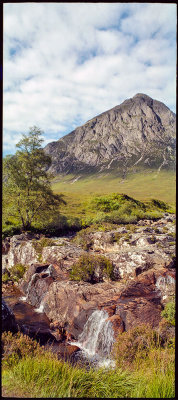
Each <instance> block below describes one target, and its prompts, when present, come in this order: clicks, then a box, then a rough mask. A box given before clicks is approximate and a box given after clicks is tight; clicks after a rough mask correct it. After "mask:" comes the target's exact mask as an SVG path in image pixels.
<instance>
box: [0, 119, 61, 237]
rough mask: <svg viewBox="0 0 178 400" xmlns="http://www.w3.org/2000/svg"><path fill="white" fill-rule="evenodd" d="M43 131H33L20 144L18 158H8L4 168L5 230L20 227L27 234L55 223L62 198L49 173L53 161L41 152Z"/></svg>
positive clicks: (14, 156) (35, 128)
mask: <svg viewBox="0 0 178 400" xmlns="http://www.w3.org/2000/svg"><path fill="white" fill-rule="evenodd" d="M41 133H42V132H41V130H40V129H38V128H37V127H35V126H34V127H33V128H30V131H29V134H28V135H23V138H22V139H21V140H20V142H19V143H17V145H16V146H17V147H18V150H17V151H16V154H15V155H13V156H12V155H10V156H7V157H5V159H4V165H3V228H10V225H12V226H13V225H18V226H19V225H20V226H21V227H22V229H23V230H29V229H31V227H32V226H35V225H36V226H37V227H41V225H42V226H43V225H44V221H45V219H46V218H47V221H48V222H50V220H51V221H52V220H54V219H55V217H56V216H57V215H58V214H59V205H60V204H61V203H65V202H64V200H63V198H62V195H57V194H54V193H53V192H52V190H51V178H52V177H51V176H50V175H49V174H47V172H46V170H47V169H48V168H49V166H50V164H51V158H50V157H49V156H48V155H46V154H45V153H44V151H43V149H42V148H41V143H42V142H43V140H42V139H41V137H40V136H41Z"/></svg>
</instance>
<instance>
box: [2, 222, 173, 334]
mask: <svg viewBox="0 0 178 400" xmlns="http://www.w3.org/2000/svg"><path fill="white" fill-rule="evenodd" d="M82 235H83V234H82ZM87 235H88V236H87ZM82 238H83V236H82ZM35 240H36V241H38V240H40V238H37V237H36V239H35ZM77 240H78V237H77ZM86 241H87V243H89V246H87V250H84V249H83V248H82V246H81V245H80V244H77V241H76V240H73V239H72V238H71V239H69V238H68V239H67V238H59V239H53V240H52V246H46V247H43V248H42V250H41V262H40V263H39V261H38V262H34V260H37V258H38V256H39V254H38V252H37V250H35V249H37V248H38V246H34V238H33V239H32V238H28V239H26V240H25V239H24V237H23V236H21V237H20V238H19V236H18V237H13V238H12V239H10V240H8V246H6V249H8V250H6V253H7V254H5V256H6V258H7V260H10V262H9V265H12V255H13V252H14V255H13V257H14V259H15V257H17V255H19V258H18V261H19V262H20V263H23V262H27V261H28V263H29V264H28V267H27V270H26V273H25V275H24V277H23V279H22V280H21V281H20V282H19V287H20V289H21V290H22V291H23V293H24V297H25V299H26V301H27V302H28V303H29V304H31V305H33V306H34V307H35V308H36V309H37V311H38V312H44V313H45V314H46V315H47V317H48V318H49V320H50V321H51V324H52V325H51V331H50V332H49V335H52V336H53V338H55V340H56V341H62V340H66V341H67V340H70V339H71V338H75V339H77V338H78V336H79V334H80V333H81V332H82V330H83V327H84V325H85V323H86V321H87V320H88V318H89V317H90V315H91V314H92V313H93V311H94V310H97V309H100V310H105V311H107V313H108V318H109V320H110V322H111V323H112V326H113V331H114V334H115V336H117V334H118V333H121V332H123V331H124V330H128V329H130V328H131V327H133V326H136V325H139V324H141V323H149V324H150V325H151V326H152V327H157V326H158V324H159V321H160V315H161V310H162V309H163V307H164V305H165V304H166V302H167V301H168V300H169V298H170V296H171V295H173V294H174V293H175V255H174V251H175V245H174V241H175V216H174V215H166V214H165V216H164V218H162V219H160V220H158V221H146V220H143V221H140V222H139V223H137V224H135V225H130V226H129V225H125V226H117V225H116V229H115V230H112V231H108V232H90V233H87V231H86ZM32 246H33V249H34V251H35V252H34V253H31V254H32V258H31V259H30V257H29V248H32ZM4 248H5V246H4ZM26 250H27V254H23V252H24V253H25V252H26ZM7 251H8V252H7ZM98 253H99V254H101V255H105V257H107V258H108V259H109V260H111V261H112V263H113V266H114V280H112V281H111V280H109V279H108V278H107V279H106V278H104V279H103V282H99V283H95V284H91V283H88V282H82V281H80V282H77V281H72V280H70V275H69V272H70V270H71V268H72V265H73V263H74V262H76V261H77V260H78V258H79V257H80V256H81V255H82V254H92V255H96V254H97V255H98ZM20 255H22V257H20ZM7 264H8V263H7ZM9 270H10V267H9ZM51 332H52V333H51ZM45 334H46V333H45ZM45 334H44V335H45ZM47 334H48V333H47Z"/></svg>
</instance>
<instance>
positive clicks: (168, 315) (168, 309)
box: [161, 301, 175, 326]
mask: <svg viewBox="0 0 178 400" xmlns="http://www.w3.org/2000/svg"><path fill="white" fill-rule="evenodd" d="M161 316H162V317H163V318H165V319H166V320H167V321H168V322H169V323H170V324H171V325H173V326H175V302H174V301H170V302H169V303H167V304H166V305H165V308H164V310H163V311H162V313H161Z"/></svg>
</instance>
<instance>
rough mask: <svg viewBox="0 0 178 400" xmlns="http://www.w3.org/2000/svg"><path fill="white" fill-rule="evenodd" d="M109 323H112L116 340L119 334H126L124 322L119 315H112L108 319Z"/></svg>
mask: <svg viewBox="0 0 178 400" xmlns="http://www.w3.org/2000/svg"><path fill="white" fill-rule="evenodd" d="M107 321H110V322H111V323H112V328H113V331H114V336H115V338H117V336H118V334H119V333H123V332H124V330H125V327H124V322H123V320H122V319H121V317H120V316H119V315H112V316H111V317H109V318H108V319H107Z"/></svg>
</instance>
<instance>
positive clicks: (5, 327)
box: [1, 299, 18, 333]
mask: <svg viewBox="0 0 178 400" xmlns="http://www.w3.org/2000/svg"><path fill="white" fill-rule="evenodd" d="M1 318H2V332H4V331H11V332H13V333H15V332H17V331H18V325H17V323H16V321H15V317H14V314H13V312H12V310H11V309H10V308H9V306H8V305H7V304H6V302H5V301H4V299H2V316H1Z"/></svg>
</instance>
